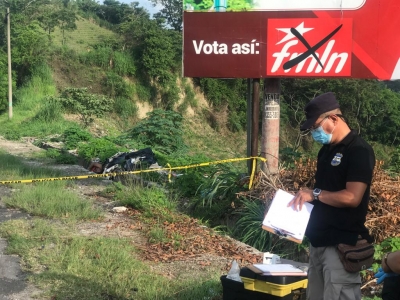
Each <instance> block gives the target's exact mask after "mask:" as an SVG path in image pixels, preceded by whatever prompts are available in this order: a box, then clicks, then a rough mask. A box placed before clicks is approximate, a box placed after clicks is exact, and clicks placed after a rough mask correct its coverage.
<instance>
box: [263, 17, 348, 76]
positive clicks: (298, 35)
mask: <svg viewBox="0 0 400 300" xmlns="http://www.w3.org/2000/svg"><path fill="white" fill-rule="evenodd" d="M352 40H353V39H352V20H351V19H331V18H329V19H318V18H315V19H269V20H268V26H267V75H279V76H281V75H284V76H294V77H303V76H310V77H342V76H350V75H351V53H352Z"/></svg>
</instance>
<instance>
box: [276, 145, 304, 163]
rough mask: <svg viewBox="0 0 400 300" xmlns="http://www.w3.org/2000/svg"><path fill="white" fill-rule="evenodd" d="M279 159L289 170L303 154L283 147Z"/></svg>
mask: <svg viewBox="0 0 400 300" xmlns="http://www.w3.org/2000/svg"><path fill="white" fill-rule="evenodd" d="M279 154H280V155H279V156H280V159H281V160H282V161H283V162H284V164H285V166H287V167H289V168H294V166H295V164H294V163H295V161H298V160H299V159H300V158H302V157H303V154H302V153H301V152H300V151H297V150H295V149H293V148H291V147H285V148H283V149H281V150H280V153H279Z"/></svg>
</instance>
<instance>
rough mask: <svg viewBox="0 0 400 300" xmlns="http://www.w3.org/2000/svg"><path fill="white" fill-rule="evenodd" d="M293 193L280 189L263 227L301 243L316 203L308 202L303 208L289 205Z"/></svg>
mask: <svg viewBox="0 0 400 300" xmlns="http://www.w3.org/2000/svg"><path fill="white" fill-rule="evenodd" d="M293 197H294V196H293V195H292V194H289V193H287V192H285V191H283V190H280V189H279V190H278V191H277V192H276V194H275V196H274V199H273V200H272V203H271V206H270V208H269V210H268V213H267V215H266V216H265V218H264V221H263V223H262V228H263V229H265V230H268V231H270V232H272V233H274V234H278V235H280V236H282V237H284V238H287V239H289V240H291V241H294V242H296V243H301V242H302V241H303V238H304V233H305V231H306V228H307V224H308V220H309V219H310V214H311V211H312V209H313V207H314V205H312V204H310V203H308V202H306V203H304V205H303V207H302V209H301V210H299V211H296V210H294V208H293V206H290V207H288V206H287V205H288V204H289V202H290V201H291V200H292V199H293Z"/></svg>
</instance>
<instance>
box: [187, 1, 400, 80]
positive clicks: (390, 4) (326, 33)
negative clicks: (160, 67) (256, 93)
mask: <svg viewBox="0 0 400 300" xmlns="http://www.w3.org/2000/svg"><path fill="white" fill-rule="evenodd" d="M227 1H228V2H226V1H225V0H214V2H211V1H208V2H207V0H201V1H197V2H195V0H185V1H184V8H185V11H184V15H183V18H184V23H183V24H184V25H183V32H184V33H183V75H184V76H186V77H216V78H265V77H310V78H311V77H326V78H329V77H336V78H337V77H340V78H371V79H373V78H375V79H382V80H388V79H400V32H399V31H398V30H397V28H400V18H398V15H399V14H400V1H398V0H331V1H320V0H303V1H298V0H296V1H295V0H286V1H282V0H253V1H252V0H227ZM229 1H231V2H232V3H231V6H230V3H229ZM221 7H222V9H221ZM243 7H245V9H243Z"/></svg>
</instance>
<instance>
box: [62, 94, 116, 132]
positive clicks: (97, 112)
mask: <svg viewBox="0 0 400 300" xmlns="http://www.w3.org/2000/svg"><path fill="white" fill-rule="evenodd" d="M60 101H61V103H62V104H63V106H64V108H66V109H67V110H68V111H70V112H72V113H78V114H79V115H80V117H81V120H82V121H83V123H84V124H85V126H87V125H89V124H90V123H91V122H93V118H94V116H96V117H102V116H103V115H104V113H105V112H108V111H110V110H111V109H112V104H113V100H111V99H109V98H107V97H105V96H102V95H95V94H89V93H88V92H87V89H86V88H66V89H65V90H64V91H63V92H62V93H61V97H60Z"/></svg>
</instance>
